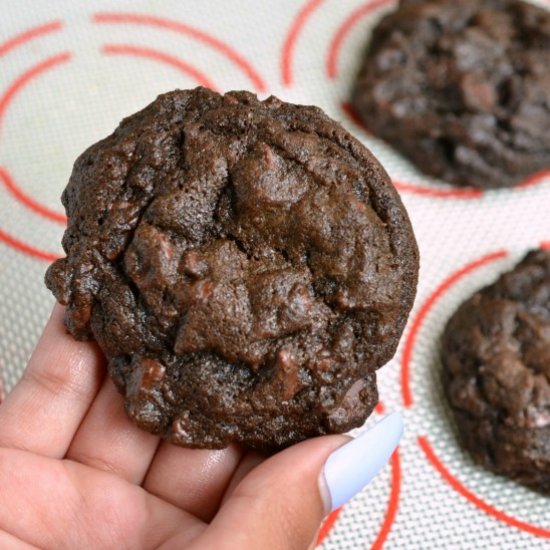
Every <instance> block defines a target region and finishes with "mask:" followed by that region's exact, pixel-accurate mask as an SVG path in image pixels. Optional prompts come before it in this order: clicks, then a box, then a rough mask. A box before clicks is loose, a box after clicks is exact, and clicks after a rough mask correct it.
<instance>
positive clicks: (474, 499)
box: [418, 436, 550, 539]
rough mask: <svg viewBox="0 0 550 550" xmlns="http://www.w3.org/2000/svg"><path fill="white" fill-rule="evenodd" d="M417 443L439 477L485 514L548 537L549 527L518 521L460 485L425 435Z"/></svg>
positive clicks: (419, 437)
mask: <svg viewBox="0 0 550 550" xmlns="http://www.w3.org/2000/svg"><path fill="white" fill-rule="evenodd" d="M418 444H419V445H420V448H421V449H422V450H423V451H424V454H425V455H426V458H427V459H428V461H429V462H430V463H431V464H432V466H433V467H434V468H435V469H436V470H437V471H438V472H439V473H440V474H441V477H443V479H444V480H445V481H446V482H447V483H448V484H449V485H450V486H451V487H452V488H453V489H454V490H455V491H456V492H457V493H459V494H460V495H462V496H463V497H464V498H465V499H467V500H469V501H470V502H471V503H472V504H474V505H475V506H477V507H478V508H479V509H480V510H482V511H483V512H485V513H486V514H487V515H489V516H492V517H494V518H495V519H497V520H498V521H501V522H503V523H506V524H508V525H510V526H512V527H516V528H517V529H521V530H522V531H526V532H527V533H530V534H531V535H535V536H537V537H543V538H546V539H550V530H549V529H544V528H542V527H537V526H536V525H532V524H530V523H527V522H525V521H520V520H519V519H516V518H514V517H512V516H509V515H508V514H505V513H504V512H501V511H500V510H497V509H496V508H494V507H493V506H491V505H490V504H488V503H487V502H485V501H484V500H482V499H481V498H479V497H478V496H476V495H474V493H472V492H471V491H470V490H469V489H467V488H466V487H464V485H462V483H461V482H460V481H459V480H458V479H457V478H456V477H454V476H453V474H451V472H449V470H447V468H446V467H445V465H444V464H443V462H441V460H440V459H439V458H438V456H437V455H436V454H435V451H434V450H433V447H432V446H431V445H430V443H429V441H428V440H427V438H426V437H423V436H418Z"/></svg>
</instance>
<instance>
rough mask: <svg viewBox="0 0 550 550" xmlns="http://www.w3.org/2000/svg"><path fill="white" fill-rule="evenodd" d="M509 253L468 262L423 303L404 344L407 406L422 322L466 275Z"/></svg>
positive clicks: (402, 371) (404, 398) (402, 372)
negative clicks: (414, 352)
mask: <svg viewBox="0 0 550 550" xmlns="http://www.w3.org/2000/svg"><path fill="white" fill-rule="evenodd" d="M507 255H508V252H507V251H506V250H498V251H497V252H493V253H491V254H486V255H485V256H482V257H481V258H478V259H477V260H474V261H473V262H470V263H468V264H466V265H465V266H464V267H462V268H460V269H459V270H457V271H455V272H454V273H452V274H451V275H450V276H449V277H447V278H446V279H445V280H444V281H443V282H442V283H441V284H440V285H439V286H438V287H437V288H436V289H435V290H434V291H433V292H432V293H431V294H430V295H429V296H428V298H427V299H426V301H425V302H424V303H423V304H422V306H421V307H420V309H419V310H418V312H417V313H416V316H415V318H414V319H413V320H412V322H411V328H410V330H409V333H408V335H407V338H406V340H405V345H404V346H403V358H402V361H401V391H402V394H403V404H404V406H405V407H407V408H408V407H411V406H412V404H413V397H412V392H411V382H410V370H411V367H410V365H411V358H412V354H413V350H414V345H415V344H416V340H417V337H418V333H419V331H420V328H421V327H422V323H423V322H424V320H425V319H426V316H427V315H428V313H429V312H430V310H431V308H432V307H433V306H434V305H435V303H436V302H437V301H438V300H439V299H440V298H441V296H443V294H445V292H447V291H448V290H449V289H450V288H451V287H452V286H453V285H454V284H456V283H457V282H458V281H460V279H462V278H464V277H465V276H466V275H468V274H470V273H472V272H473V271H475V270H476V269H479V268H480V267H483V266H485V265H487V264H489V263H491V262H494V261H496V260H500V259H502V258H505V257H506V256H507Z"/></svg>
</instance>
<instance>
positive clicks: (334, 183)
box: [46, 88, 418, 450]
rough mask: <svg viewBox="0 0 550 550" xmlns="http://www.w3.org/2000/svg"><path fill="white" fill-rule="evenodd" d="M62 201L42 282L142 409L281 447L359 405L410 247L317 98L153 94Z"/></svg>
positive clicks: (211, 440)
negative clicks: (61, 223)
mask: <svg viewBox="0 0 550 550" xmlns="http://www.w3.org/2000/svg"><path fill="white" fill-rule="evenodd" d="M63 204H64V205H65V208H66V210H67V215H68V219H69V223H68V228H67V230H66V232H65V235H64V237H63V247H64V249H65V251H66V254H67V257H66V258H63V259H61V260H58V261H57V262H55V263H54V264H53V265H52V266H51V267H50V269H49V270H48V273H47V275H46V282H47V285H48V287H49V288H50V289H51V290H52V291H53V293H54V294H55V296H56V298H57V299H58V300H59V301H60V302H61V303H62V304H66V305H67V306H68V307H67V310H66V324H67V327H68V328H69V330H70V331H71V333H72V334H73V335H74V336H75V337H76V338H79V339H85V338H93V339H95V340H97V342H98V343H99V345H100V346H101V348H102V349H103V351H104V352H105V354H106V356H107V358H108V360H109V372H110V375H111V376H112V378H113V380H114V381H115V384H116V385H117V387H118V389H119V390H120V392H121V393H122V395H123V396H124V400H125V406H126V410H127V412H128V414H129V415H130V417H131V418H133V419H134V420H135V422H136V423H137V424H138V425H139V426H141V427H142V428H144V429H146V430H149V431H151V432H153V433H156V434H160V435H161V436H163V437H165V438H167V439H169V440H170V441H172V442H174V443H176V444H178V445H182V446H187V447H206V448H217V447H224V446H226V445H227V444H229V443H230V442H240V443H244V444H246V445H248V446H251V447H254V448H258V449H264V450H275V449H278V448H281V447H284V446H287V445H290V444H292V443H294V442H297V441H300V440H302V439H304V438H307V437H310V436H315V435H318V434H326V433H336V432H343V431H346V430H349V429H350V428H353V427H354V426H359V425H361V424H362V423H363V422H364V420H365V418H366V417H367V416H368V415H369V414H370V412H371V411H372V409H373V407H374V405H375V404H376V401H377V389H376V374H375V371H376V369H378V368H379V367H381V366H382V365H383V364H384V363H386V362H387V361H388V360H389V359H390V358H391V357H392V356H393V354H394V352H395V348H396V346H397V343H398V340H399V337H400V335H401V332H402V330H403V326H404V324H405V322H406V319H407V315H408V313H409V310H410V308H411V305H412V302H413V299H414V295H415V288H416V281H417V272H418V252H417V247H416V243H415V239H414V235H413V232H412V229H411V225H410V222H409V219H408V217H407V214H406V212H405V209H404V208H403V205H402V204H401V201H400V199H399V196H398V195H397V193H396V191H395V189H394V188H393V186H392V184H391V183H390V180H389V178H388V176H387V174H386V172H385V171H384V170H383V168H382V167H381V166H380V164H379V163H378V162H377V160H376V159H375V158H374V157H373V156H372V155H371V153H370V152H369V151H368V150H367V149H365V147H363V146H362V145H361V144H360V143H359V142H358V141H357V140H356V139H354V138H353V137H352V136H351V135H350V134H348V133H347V132H346V131H345V130H344V129H343V128H342V127H341V126H340V125H339V124H337V123H336V122H334V121H333V120H331V119H329V118H328V117H327V116H326V115H325V114H324V113H323V112H322V111H321V110H320V109H318V108H316V107H306V106H299V105H291V104H288V103H283V102H282V101H280V100H278V99H276V98H274V97H271V98H269V99H267V100H265V101H259V100H258V99H257V98H256V96H254V95H253V94H250V93H247V92H230V93H227V94H225V95H219V94H217V93H215V92H212V91H209V90H207V89H204V88H197V89H195V90H189V91H175V92H171V93H168V94H165V95H162V96H160V97H159V98H157V100H156V101H154V102H153V103H152V104H151V105H149V106H148V107H146V108H145V109H144V110H143V111H141V112H139V113H136V114H135V115H133V116H131V117H129V118H127V119H125V120H124V121H123V122H122V123H121V125H120V126H119V128H118V129H117V130H116V131H115V132H114V133H113V134H112V135H111V136H109V137H108V138H106V139H104V140H102V141H100V142H99V143H97V144H95V145H93V146H92V147H90V148H89V149H88V150H86V151H85V152H84V153H83V154H82V155H81V156H80V157H79V158H78V159H77V161H76V163H75V166H74V170H73V173H72V176H71V179H70V181H69V184H68V186H67V188H66V189H65V191H64V193H63Z"/></svg>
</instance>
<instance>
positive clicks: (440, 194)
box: [393, 180, 483, 199]
mask: <svg viewBox="0 0 550 550" xmlns="http://www.w3.org/2000/svg"><path fill="white" fill-rule="evenodd" d="M393 185H394V186H395V188H396V189H398V190H399V191H406V192H408V193H413V194H414V195H420V196H423V197H437V198H438V199H479V198H481V197H482V196H483V191H481V189H439V188H437V187H434V188H430V187H422V186H420V185H416V184H414V183H405V182H403V181H395V180H394V181H393Z"/></svg>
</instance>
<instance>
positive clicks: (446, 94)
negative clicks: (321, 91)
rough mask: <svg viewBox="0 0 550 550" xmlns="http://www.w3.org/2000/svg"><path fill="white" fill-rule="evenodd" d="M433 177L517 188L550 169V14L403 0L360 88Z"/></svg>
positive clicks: (368, 117) (387, 135)
mask: <svg viewBox="0 0 550 550" xmlns="http://www.w3.org/2000/svg"><path fill="white" fill-rule="evenodd" d="M352 104H353V106H354V108H355V110H356V111H357V113H358V115H359V116H360V117H361V118H362V119H363V120H364V122H365V124H366V125H367V126H368V127H369V128H370V129H371V130H372V132H373V133H374V134H375V135H377V136H380V137H381V138H383V139H385V140H387V141H388V142H389V143H390V144H392V145H393V146H394V147H395V148H396V149H398V150H399V151H400V152H401V153H403V154H404V155H405V156H407V157H408V158H409V159H410V160H411V161H412V162H414V164H416V166H417V167H418V168H419V169H420V170H422V171H423V172H425V173H426V174H429V175H432V176H436V177H438V178H441V179H443V180H445V181H448V182H450V183H454V184H456V185H461V186H474V187H478V188H487V189H490V188H496V187H510V186H513V185H515V184H517V183H518V182H520V181H522V180H523V179H525V178H527V177H528V176H529V175H531V174H533V173H535V172H537V171H540V170H543V169H546V168H550V12H549V11H548V10H546V9H544V8H541V7H538V6H534V5H532V4H530V3H527V2H522V1H520V0H461V1H460V2H457V1H456V0H401V2H400V3H399V6H398V8H397V10H396V11H394V12H392V13H390V14H389V15H387V16H385V17H384V18H383V19H382V21H381V22H380V23H379V24H378V25H377V27H376V28H375V29H374V32H373V35H372V38H371V41H370V44H369V47H368V51H367V53H366V56H365V58H364V61H363V62H362V65H361V69H360V73H359V75H358V77H357V80H356V82H355V86H354V89H353V93H352Z"/></svg>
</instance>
